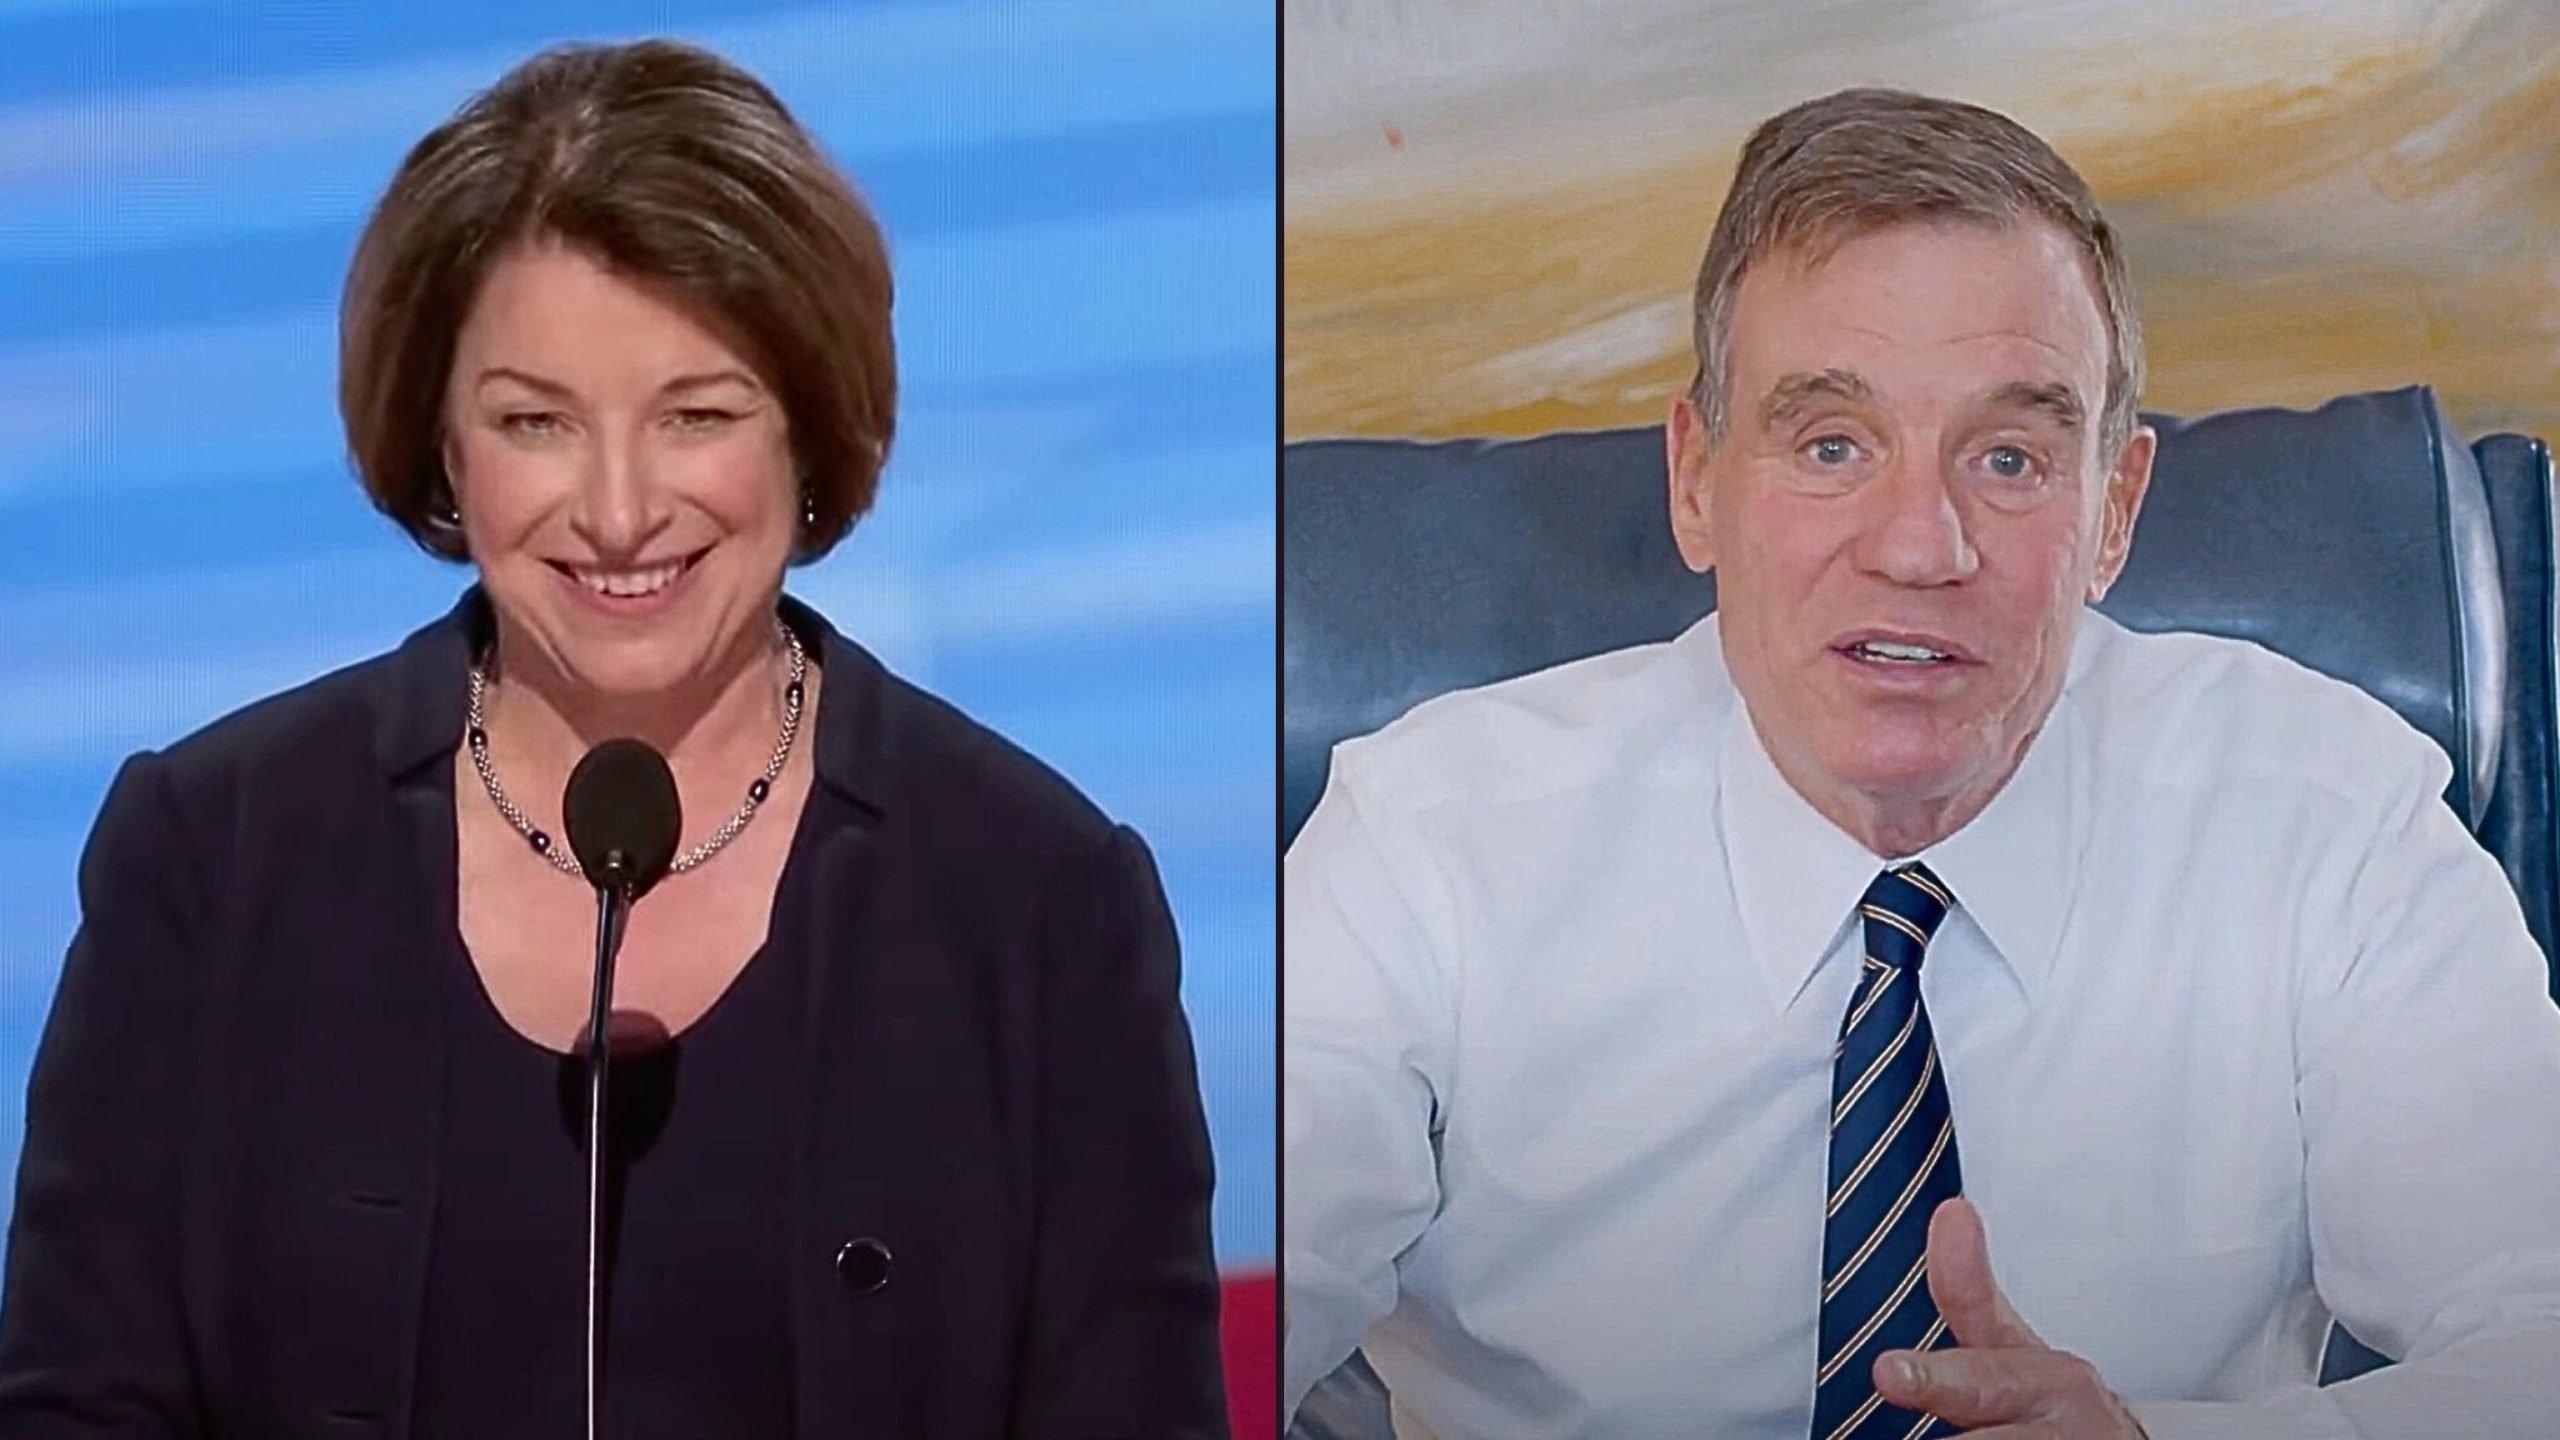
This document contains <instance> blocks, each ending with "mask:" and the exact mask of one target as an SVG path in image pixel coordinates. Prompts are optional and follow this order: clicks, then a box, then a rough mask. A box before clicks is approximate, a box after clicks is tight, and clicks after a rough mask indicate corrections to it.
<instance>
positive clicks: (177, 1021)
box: [0, 591, 1226, 1440]
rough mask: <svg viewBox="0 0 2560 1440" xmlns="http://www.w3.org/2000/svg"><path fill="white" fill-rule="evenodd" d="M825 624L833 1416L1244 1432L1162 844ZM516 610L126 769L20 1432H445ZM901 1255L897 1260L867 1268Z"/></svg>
mask: <svg viewBox="0 0 2560 1440" xmlns="http://www.w3.org/2000/svg"><path fill="white" fill-rule="evenodd" d="M785 614H786V617H787V618H788V619H789V620H790V621H791V622H792V623H793V625H794V626H795V627H796V628H798V629H799V630H800V631H801V632H802V634H803V636H804V637H805V638H806V639H807V640H808V641H809V642H810V644H811V646H812V648H813V649H814V650H816V651H817V652H818V653H819V654H820V655H821V656H822V657H823V660H824V663H825V666H826V689H825V694H824V696H823V697H822V700H821V703H820V706H819V710H818V715H817V722H816V727H815V731H814V735H815V741H814V743H815V746H816V761H817V778H816V782H815V783H814V784H813V785H812V786H811V787H810V793H809V799H808V803H807V807H806V809H805V812H804V814H803V817H802V821H801V828H800V831H799V833H798V837H797V839H796V841H795V843H794V844H793V846H792V848H791V852H790V858H789V861H788V864H787V868H786V870H785V873H784V877H783V883H782V885H781V887H780V889H779V891H778V892H777V893H778V896H779V898H778V899H777V902H776V903H777V904H796V905H799V906H804V907H805V909H803V910H802V911H801V912H800V913H799V914H798V916H796V917H795V923H793V924H792V925H790V926H789V927H787V933H789V934H793V935H799V936H812V937H819V938H818V940H817V942H816V944H815V945H814V947H813V950H812V952H811V953H810V954H809V955H807V956H805V957H803V958H805V959H806V960H807V961H809V962H810V963H807V964H805V965H803V966H800V967H797V968H798V969H799V971H800V973H802V974H805V975H806V977H807V994H806V997H805V1000H804V1002H803V1006H804V1008H803V1010H802V1012H801V1013H802V1017H803V1022H802V1023H803V1025H804V1034H803V1036H802V1037H801V1047H800V1063H801V1067H802V1079H801V1083H800V1085H799V1086H798V1088H797V1089H796V1091H795V1092H794V1093H791V1094H778V1095H776V1096H774V1097H773V1103H774V1104H776V1105H784V1106H790V1107H792V1108H793V1109H794V1110H795V1111H796V1113H797V1117H798V1118H797V1122H796V1128H797V1132H798V1137H799V1138H798V1145H799V1152H798V1168H797V1175H796V1181H795V1187H794V1188H795V1191H796V1193H795V1195H794V1196H793V1205H792V1215H793V1218H792V1221H791V1233H790V1235H789V1237H788V1241H789V1244H790V1246H791V1250H792V1254H793V1255H794V1257H795V1267H794V1269H793V1272H792V1273H793V1276H794V1279H793V1282H792V1286H791V1292H790V1296H789V1306H790V1315H789V1317H788V1318H789V1333H790V1335H791V1340H792V1354H791V1371H792V1374H793V1375H794V1377H795V1389H794V1393H793V1395H792V1406H793V1410H794V1412H795V1413H796V1415H797V1417H798V1434H799V1435H800V1436H802V1437H808V1440H820V1437H830V1440H831V1437H853V1436H867V1437H880V1440H914V1437H931V1436H952V1437H977V1436H988V1437H998V1436H1004V1437H1026V1440H1027V1437H1101V1436H1129V1437H1141V1436H1142V1437H1150V1440H1153V1437H1192V1436H1211V1435H1223V1434H1224V1433H1225V1431H1226V1422H1225V1413H1224V1402H1223V1399H1222V1396H1221V1386H1220V1370H1219V1352H1218V1334H1217V1306H1218V1299H1217V1274H1216V1270H1215V1266H1214V1262H1213V1259H1212V1256H1211V1251H1210V1244H1209V1227H1208V1207H1209V1192H1210V1183H1211V1178H1210V1158H1209V1145H1208V1135H1207V1130H1206V1127H1205V1125H1204V1123H1203V1120H1202V1116H1201V1109H1200V1099H1199V1091H1198V1087H1197V1083H1196V1078H1195V1073H1194V1067H1193V1058H1192V1050H1191V1038H1190V1031H1189V1028H1188V1026H1187V1025H1186V1023H1185V1021H1184V1019H1183V1013H1182V1009H1181V1005H1180V997H1179V994H1178V970H1179V964H1180V962H1179V958H1178V955H1177V951H1176V943H1175V938H1174V932H1173V926H1172V921H1171V918H1170V916H1169V914H1168V912H1167V910H1166V906H1165V901H1164V895H1163V890H1162V887H1161V885H1160V884H1159V882H1158V880H1157V877H1156V873H1155V869H1154V865H1153V862H1152V861H1151V860H1150V858H1149V857H1148V854H1147V851H1146V848H1145V847H1144V845H1143V844H1141V843H1140V841H1139V840H1138V838H1137V836H1136V835H1135V834H1134V833H1133V832H1131V831H1129V830H1127V829H1125V828H1122V827H1118V826H1115V825H1113V824H1112V823H1111V822H1110V821H1109V820H1107V819H1106V818H1105V817H1104V816H1103V815H1102V814H1101V813H1100V812H1098V811H1097V810H1096V809H1095V808H1094V807H1093V806H1092V805H1091V804H1090V803H1088V802H1087V801H1086V800H1085V799H1084V798H1083V797H1082V796H1081V795H1079V794H1078V793H1077V792H1076V791H1075V790H1074V789H1073V788H1072V787H1070V786H1069V785H1068V784H1067V783H1066V782H1065V781H1064V780H1063V779H1061V778H1059V777H1058V776H1057V775H1055V774H1054V773H1052V772H1050V771H1049V770H1047V769H1045V768H1043V767H1042V766H1041V765H1040V764H1039V763H1038V762H1036V761H1034V760H1032V759H1031V758H1029V757H1028V756H1026V755H1024V754H1023V753H1022V752H1021V751H1019V750H1017V749H1015V748H1013V747H1012V746H1011V745H1009V744H1007V743H1006V742H1005V741H1003V740H1001V739H999V738H998V737H997V736H995V735H994V734H993V733H991V732H989V731H988V730H986V729H984V728H982V727H980V726H979V725H977V724H975V723H974V722H972V721H970V720H968V719H967V718H965V717H964V716H962V715H961V714H960V713H959V712H957V711H956V710H954V709H952V708H951V707H949V706H947V705H945V704H943V703H942V702H940V701H938V700H936V699H934V698H933V697H931V696H929V695H927V694H925V693H924V692H922V691H921V690H918V689H916V688H915V687H913V686H911V685H909V684H907V683H906V682H904V681H902V680H899V679H898V678H896V677H895V676H893V675H891V674H890V673H889V672H888V671H887V670H886V669H884V668H883V667H882V666H881V665H880V663H879V662H878V661H877V660H875V659H874V658H872V656H871V655H869V654H868V653H866V652H865V651H864V650H862V649H861V648H860V647H859V646H856V645H854V644H853V643H851V642H850V641H848V640H846V639H845V638H844V637H843V636H841V635H839V634H837V633H836V632H835V630H834V629H833V628H832V627H831V626H829V625H828V624H827V623H826V622H825V621H824V620H823V619H821V618H820V617H819V616H818V615H817V614H816V613H815V612H813V611H811V610H809V609H807V608H806V607H804V606H800V605H798V604H796V603H793V602H786V608H785ZM487 623H488V618H487V609H486V602H485V600H484V599H482V598H481V597H480V596H479V594H478V592H476V591H475V592H472V593H471V594H468V595H466V596H465V597H464V599H463V602H462V604H461V605H459V606H457V607H456V609H455V611H454V612H453V613H452V614H450V615H448V616H446V617H445V618H444V619H443V620H441V621H439V622H437V623H435V624H433V625H431V626H429V627H427V628H426V629H423V630H421V631H419V632H418V633H417V634H415V635H413V636H411V637H410V638H409V640H408V641H407V642H406V643H404V644H403V645H402V646H401V647H400V648H399V649H398V650H396V651H394V652H393V653H391V654H389V655H386V656H382V657H379V658H377V659H374V660H370V661H367V662H365V663H362V664H359V665H356V666H353V667H351V668H349V669H346V670H343V671H340V672H338V673H336V674H333V675H330V676H327V677H325V678H323V679H320V680H318V681H315V682H313V683H311V684H309V685H306V686H303V687H301V688H299V689H296V690H293V691H290V692H288V693H286V694H283V695H280V696H277V697H275V698H273V699H270V700H267V701H264V702H261V703H259V704H257V705H254V706H251V707H250V708H248V709H246V710H244V711H242V712H240V713H238V714H236V715H234V716H231V717H230V718H228V719H225V720H223V721H220V722H218V723H216V724H215V725H213V726H212V727H210V728H209V729H207V730H206V731H204V732H202V733H200V734H198V735H196V736H194V737H192V738H190V739H188V740H186V741H183V742H181V743H179V744H177V745H175V746H173V747H171V748H170V749H168V750H167V751H165V752H162V753H156V754H154V753H145V754H142V755H138V756H136V757H134V758H133V759H132V760H130V761H128V762H126V764H125V766H124V768H123V770H122V771H121V772H120V773H119V774H118V775H117V776H116V779H115V783H114V786H113V787H112V789H111V790H110V792H109V794H108V797H107V800H106V803H105V806H104V809H103V811H102V813H101V815H100V817H99V819H98V823H97V827H96V830H95V831H94V833H93V834H92V836H91V838H90V842H89V847H88V850H87V853H86V854H85V856H84V858H83V860H82V863H81V869H80V897H81V912H82V919H81V925H80V930H79V933H78V935H77V937H76V938H75V939H74V940H73V942H72V945H71V951H70V954H69V957H68V958H67V960H66V961H65V964H64V968H63V974H62V981H61V986H60V989H59V991H58V992H57V994H56V996H55V999H54V1005H53V1012H52V1016H51V1018H50V1020H49V1021H48V1022H47V1024H46V1027H45V1032H44V1039H43V1042H42V1044H41V1046H40V1048H39V1050H38V1052H37V1056H36V1062H35V1070H34V1075H33V1078H32V1080H31V1082H30V1085H29V1091H28V1102H27V1133H26V1142H25V1149H24V1152H23V1155H22V1158H21V1160H20V1164H19V1172H18V1192H17V1209H16V1213H15V1217H14V1219H13V1221H12V1224H11V1228H10V1234H9V1254H8V1266H7V1278H6V1288H5V1292H0V1436H5V1437H9V1440H51V1437H64V1440H68V1437H73V1436H79V1437H104V1436H128V1437H137V1440H138V1437H181V1436H187V1437H198V1436H202V1437H211V1436H238V1437H256V1440H291V1437H302V1436H310V1437H350V1440H351V1437H358V1436H401V1435H405V1434H406V1433H407V1430H408V1415H409V1413H410V1403H411V1398H412V1396H411V1378H412V1373H413V1370H414V1367H415V1360H416V1353H417V1349H418V1334H419V1325H420V1316H421V1301H422V1293H423V1284H424V1277H425V1275H426V1273H427V1260H428V1250H429V1246H430V1244H431V1242H432V1239H433V1236H434V1230H433V1222H434V1216H433V1214H432V1209H433V1201H434V1197H435V1195H436V1192H437V1177H436V1165H437V1160H438V1148H439V1146H438V1137H439V1134H440V1131H441V1126H440V1124H439V1117H438V1113H437V1112H438V1106H439V1104H440V1100H441V1096H442V1095H443V1093H444V1090H445V1086H444V1085H443V1083H442V1065H443V1062H444V1058H445V1042H444V1036H443V1034H442V1033H441V1025H442V1021H441V1015H442V1007H441V1006H440V1005H439V1004H438V1003H437V991H436V989H435V983H436V980H435V973H434V970H433V966H434V965H435V964H436V961H437V957H438V955H439V954H444V955H447V956H449V954H450V951H449V949H440V946H450V945H451V943H452V937H451V926H452V924H453V921H452V915H453V896H452V891H453V887H454V883H455V879H454V877H455V864H454V823H453V806H454V793H453V755H454V749H455V746H456V744H457V742H458V740H459V738H460V735H461V731H462V709H463V677H464V672H465V668H466V666H467V664H468V658H469V654H470V651H471V646H472V644H473V643H474V637H475V636H476V635H479V634H484V633H485V629H486V626H487ZM799 872H806V873H799ZM795 897H796V898H795ZM775 928H776V931H777V933H784V932H785V927H783V926H781V925H779V924H777V926H776V927H775ZM865 1239H867V1240H873V1241H876V1242H878V1245H877V1247H856V1249H855V1250H854V1251H853V1252H852V1257H851V1258H850V1259H848V1261H847V1264H846V1266H844V1267H840V1266H839V1263H838V1258H839V1254H840V1252H844V1251H845V1248H846V1247H847V1245H848V1242H851V1241H855V1240H865ZM882 1249H885V1252H886V1255H887V1257H888V1261H889V1264H888V1267H887V1279H886V1283H885V1284H880V1285H878V1286H877V1288H876V1289H875V1288H871V1282H873V1281H875V1280H877V1279H878V1278H879V1277H878V1275H877V1274H876V1273H860V1274H840V1273H839V1270H840V1268H844V1269H847V1270H849V1271H863V1272H876V1271H877V1270H878V1268H879V1260H880V1251H881V1250H882Z"/></svg>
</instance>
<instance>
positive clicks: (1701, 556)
mask: <svg viewBox="0 0 2560 1440" xmlns="http://www.w3.org/2000/svg"><path fill="white" fill-rule="evenodd" d="M1707 443H1708V442H1707V419H1706V417H1705V416H1704V415H1702V414H1700V413H1698V407H1697V404H1696V402H1694V401H1692V400H1691V399H1690V398H1689V397H1688V396H1686V395H1680V396H1676V397H1674V398H1673V399H1672V401H1671V415H1670V418H1669V419H1668V420H1666V421H1665V422H1664V423H1663V427H1662V452H1663V465H1664V468H1665V469H1666V470H1667V471H1668V472H1669V473H1670V479H1671V538H1672V540H1673V541H1674V542H1676V543H1677V544H1678V545H1679V547H1680V558H1681V559H1682V560H1683V561H1686V562H1687V563H1688V566H1689V568H1690V569H1692V570H1695V571H1697V572H1698V573H1699V574H1701V575H1703V574H1705V573H1706V572H1708V571H1710V570H1712V569H1714V568H1715V566H1716V543H1715V522H1714V518H1713V517H1714V513H1715V512H1714V507H1713V506H1712V505H1711V504H1710V503H1709V502H1710V501H1711V500H1713V498H1714V489H1715V482H1714V479H1713V477H1712V476H1711V475H1710V474H1709V473H1708V468H1707Z"/></svg>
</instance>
